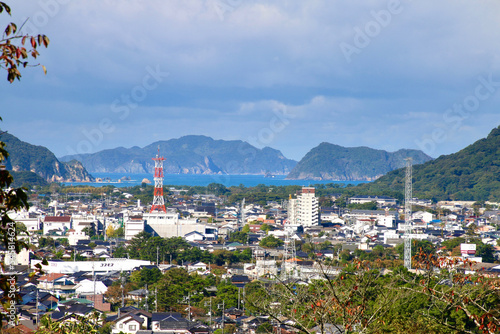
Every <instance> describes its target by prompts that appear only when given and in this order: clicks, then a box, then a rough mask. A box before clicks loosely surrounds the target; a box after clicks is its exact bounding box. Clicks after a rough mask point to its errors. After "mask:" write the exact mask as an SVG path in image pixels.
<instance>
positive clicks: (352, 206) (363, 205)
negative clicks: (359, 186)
mask: <svg viewBox="0 0 500 334" xmlns="http://www.w3.org/2000/svg"><path fill="white" fill-rule="evenodd" d="M347 207H348V208H349V209H357V210H377V209H378V206H377V202H368V203H360V204H357V203H351V204H349V205H348V206H347Z"/></svg>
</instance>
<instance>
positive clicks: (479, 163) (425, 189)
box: [363, 127, 500, 202]
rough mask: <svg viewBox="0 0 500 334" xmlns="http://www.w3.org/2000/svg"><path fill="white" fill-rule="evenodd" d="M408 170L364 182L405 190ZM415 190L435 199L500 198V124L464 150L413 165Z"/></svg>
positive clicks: (370, 186) (369, 187) (375, 188)
mask: <svg viewBox="0 0 500 334" xmlns="http://www.w3.org/2000/svg"><path fill="white" fill-rule="evenodd" d="M404 177H405V171H404V169H399V170H395V171H393V172H390V173H388V174H387V175H385V176H383V177H381V178H380V179H378V180H377V181H375V182H372V183H370V184H365V185H363V188H366V189H367V190H368V191H370V190H371V191H378V190H381V189H388V188H390V189H393V190H396V191H401V192H403V185H404ZM413 194H414V196H417V197H419V198H427V199H435V200H448V199H451V200H469V201H484V200H491V201H497V202H498V201H500V127H498V128H496V129H493V130H492V131H491V132H490V134H489V135H488V137H486V138H484V139H480V140H478V141H476V142H475V143H474V144H472V145H469V146H467V147H466V148H464V149H463V150H461V151H459V152H457V153H454V154H450V155H443V156H440V157H439V158H437V159H435V160H432V161H429V162H426V163H425V164H422V165H417V166H414V168H413Z"/></svg>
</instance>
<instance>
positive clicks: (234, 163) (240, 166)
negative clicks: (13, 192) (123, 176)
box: [61, 136, 297, 175]
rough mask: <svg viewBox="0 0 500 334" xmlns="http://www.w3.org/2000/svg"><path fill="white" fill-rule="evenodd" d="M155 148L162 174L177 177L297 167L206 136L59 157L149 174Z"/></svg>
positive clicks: (274, 153)
mask: <svg viewBox="0 0 500 334" xmlns="http://www.w3.org/2000/svg"><path fill="white" fill-rule="evenodd" d="M158 146H159V147H160V155H161V156H163V157H164V158H165V159H166V160H165V162H164V170H165V173H181V174H266V173H271V174H281V175H286V174H288V173H289V172H290V170H292V168H293V167H294V166H295V165H296V164H297V162H296V161H294V160H290V159H287V158H285V157H284V156H283V154H281V152H280V151H278V150H275V149H272V148H269V147H265V148H263V149H258V148H256V147H254V146H252V145H250V144H249V143H247V142H244V141H241V140H232V141H227V140H214V139H212V138H210V137H206V136H184V137H181V138H179V139H170V140H167V141H158V142H155V143H152V144H151V145H148V146H146V147H143V148H140V147H132V148H123V147H120V148H115V149H110V150H104V151H100V152H97V153H92V154H82V155H73V156H65V157H62V158H61V160H62V161H68V160H71V159H77V160H79V161H81V162H82V163H83V165H84V166H85V168H87V169H88V170H89V171H90V172H118V173H153V170H154V161H153V160H152V158H153V157H155V156H156V154H157V150H158Z"/></svg>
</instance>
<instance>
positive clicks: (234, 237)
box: [228, 231, 248, 245]
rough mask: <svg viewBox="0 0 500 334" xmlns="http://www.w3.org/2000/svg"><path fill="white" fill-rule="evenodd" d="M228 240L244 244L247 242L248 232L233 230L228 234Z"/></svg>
mask: <svg viewBox="0 0 500 334" xmlns="http://www.w3.org/2000/svg"><path fill="white" fill-rule="evenodd" d="M228 242H239V243H240V244H243V245H244V244H246V243H247V242H248V233H246V232H243V231H241V232H238V231H237V232H233V233H231V235H230V236H229V239H228Z"/></svg>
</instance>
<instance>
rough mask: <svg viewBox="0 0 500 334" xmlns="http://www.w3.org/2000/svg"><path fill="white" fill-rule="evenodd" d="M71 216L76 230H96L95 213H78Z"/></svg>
mask: <svg viewBox="0 0 500 334" xmlns="http://www.w3.org/2000/svg"><path fill="white" fill-rule="evenodd" d="M71 218H72V220H73V229H74V230H75V231H76V232H83V230H84V229H86V228H89V229H92V230H94V231H95V230H96V227H97V219H96V217H95V216H94V215H86V214H78V215H73V216H72V217H71Z"/></svg>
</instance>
